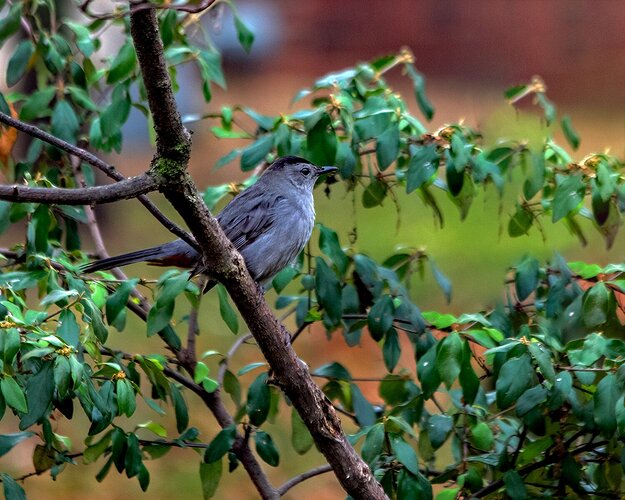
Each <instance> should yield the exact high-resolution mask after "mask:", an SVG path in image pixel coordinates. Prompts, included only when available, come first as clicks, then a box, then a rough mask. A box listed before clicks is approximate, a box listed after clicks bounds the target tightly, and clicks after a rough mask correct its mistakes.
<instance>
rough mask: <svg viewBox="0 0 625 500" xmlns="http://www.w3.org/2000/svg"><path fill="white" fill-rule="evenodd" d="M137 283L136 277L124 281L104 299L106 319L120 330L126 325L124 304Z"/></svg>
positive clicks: (125, 304) (126, 303)
mask: <svg viewBox="0 0 625 500" xmlns="http://www.w3.org/2000/svg"><path fill="white" fill-rule="evenodd" d="M137 283H139V280H138V279H132V280H128V281H124V282H123V283H122V284H121V285H119V286H118V287H117V290H115V292H114V293H112V294H111V295H109V296H108V298H107V299H106V320H107V321H108V323H109V325H111V326H114V327H115V328H116V329H117V330H118V331H120V332H121V331H122V330H123V329H124V327H125V325H126V306H127V305H128V299H129V298H130V294H131V293H132V291H133V290H134V288H135V286H136V285H137Z"/></svg>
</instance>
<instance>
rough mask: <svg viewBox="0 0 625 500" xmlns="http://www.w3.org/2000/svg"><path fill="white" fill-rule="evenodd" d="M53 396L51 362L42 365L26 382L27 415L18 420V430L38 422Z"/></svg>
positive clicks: (52, 369)
mask: <svg viewBox="0 0 625 500" xmlns="http://www.w3.org/2000/svg"><path fill="white" fill-rule="evenodd" d="M53 396H54V367H53V363H52V362H49V361H48V362H45V363H43V365H42V367H41V369H40V370H39V371H38V372H37V373H36V374H34V375H32V376H30V377H29V378H28V381H27V382H26V401H27V403H28V413H26V414H24V415H23V416H22V419H21V420H20V429H21V430H24V429H27V428H28V427H30V426H31V425H33V424H35V423H37V422H39V420H40V419H41V418H42V417H43V416H44V415H46V413H47V411H48V408H49V407H50V403H51V402H52V397H53Z"/></svg>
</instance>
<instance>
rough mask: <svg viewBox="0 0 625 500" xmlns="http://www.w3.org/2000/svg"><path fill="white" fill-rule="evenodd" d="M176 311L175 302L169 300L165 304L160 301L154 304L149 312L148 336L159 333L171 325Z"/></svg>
mask: <svg viewBox="0 0 625 500" xmlns="http://www.w3.org/2000/svg"><path fill="white" fill-rule="evenodd" d="M173 313H174V302H173V301H172V302H168V303H166V304H164V305H161V304H159V303H158V302H157V303H156V304H154V306H152V308H151V309H150V311H149V312H148V319H147V322H146V323H147V334H148V337H150V336H152V335H154V334H155V333H159V332H160V331H161V330H163V329H164V328H165V327H167V326H168V325H169V321H170V320H171V317H172V315H173Z"/></svg>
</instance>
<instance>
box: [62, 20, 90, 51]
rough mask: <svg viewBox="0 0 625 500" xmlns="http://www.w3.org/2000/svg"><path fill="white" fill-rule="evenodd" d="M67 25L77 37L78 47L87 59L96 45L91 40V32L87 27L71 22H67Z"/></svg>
mask: <svg viewBox="0 0 625 500" xmlns="http://www.w3.org/2000/svg"><path fill="white" fill-rule="evenodd" d="M65 25H66V26H67V27H68V28H69V29H71V30H72V31H73V32H74V35H75V36H76V46H77V47H78V50H80V51H81V52H82V53H83V54H84V55H85V57H90V56H91V54H93V51H94V50H95V48H96V47H95V43H94V41H93V40H92V39H91V32H90V31H89V29H88V28H87V27H86V26H83V25H82V24H79V23H75V22H72V21H69V20H66V21H65Z"/></svg>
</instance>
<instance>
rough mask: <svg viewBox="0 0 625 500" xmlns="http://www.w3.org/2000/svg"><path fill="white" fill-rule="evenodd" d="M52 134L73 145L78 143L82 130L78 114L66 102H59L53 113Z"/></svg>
mask: <svg viewBox="0 0 625 500" xmlns="http://www.w3.org/2000/svg"><path fill="white" fill-rule="evenodd" d="M51 124H52V134H53V135H56V136H57V137H58V138H59V139H63V140H64V141H67V142H69V143H71V144H74V143H75V142H76V133H77V132H78V129H79V128H80V124H79V122H78V118H77V117H76V113H74V110H73V109H72V107H71V106H70V105H69V103H68V102H67V101H66V100H59V101H57V103H56V105H55V106H54V110H53V111H52V122H51Z"/></svg>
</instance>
